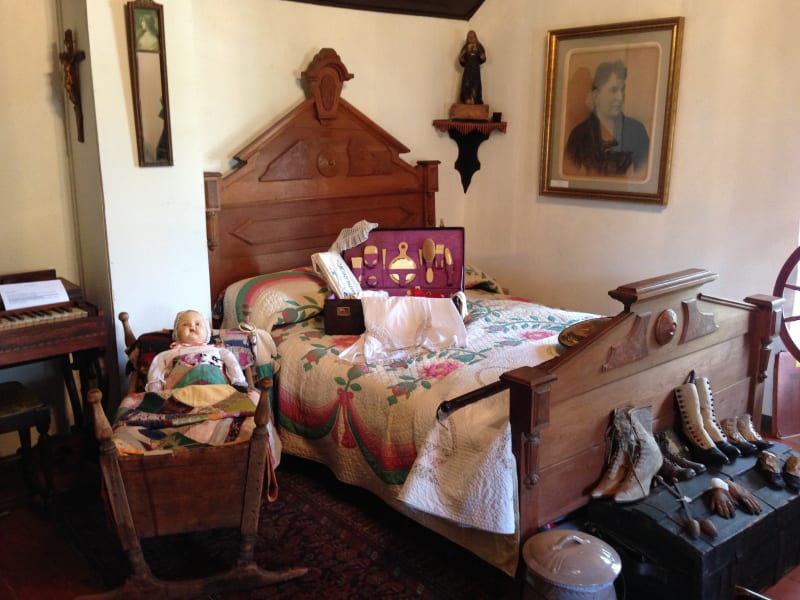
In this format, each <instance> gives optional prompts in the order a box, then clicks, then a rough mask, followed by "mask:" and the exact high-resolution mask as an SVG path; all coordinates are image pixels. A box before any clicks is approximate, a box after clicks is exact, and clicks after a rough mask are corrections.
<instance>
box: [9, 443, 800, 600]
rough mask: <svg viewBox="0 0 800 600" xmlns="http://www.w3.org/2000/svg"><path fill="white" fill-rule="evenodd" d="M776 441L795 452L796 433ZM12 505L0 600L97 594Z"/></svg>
mask: <svg viewBox="0 0 800 600" xmlns="http://www.w3.org/2000/svg"><path fill="white" fill-rule="evenodd" d="M781 442H782V443H784V444H787V445H789V446H791V447H793V448H794V449H795V450H798V451H800V436H797V437H794V438H788V439H783V440H781ZM6 462H8V461H6ZM62 462H63V461H62ZM67 462H70V461H67ZM71 462H72V464H68V465H67V467H66V469H64V468H63V467H64V465H63V464H61V465H60V466H61V467H62V469H61V472H60V473H59V472H58V470H57V472H56V475H57V478H56V488H57V489H63V488H64V487H65V486H69V485H71V483H72V482H73V479H72V476H71V475H70V473H69V471H70V469H71V468H74V467H75V464H74V463H75V461H71ZM57 466H58V465H57ZM13 467H14V468H13V469H9V467H8V466H7V465H4V464H2V463H1V462H0V503H2V501H3V500H4V499H5V500H7V501H8V500H9V499H10V497H11V496H14V495H15V494H17V495H18V494H19V493H20V490H21V489H22V487H21V484H17V485H16V486H15V484H14V482H13V476H9V473H12V474H13V473H15V472H17V471H18V469H16V467H18V465H16V464H14V465H13ZM65 471H66V472H65ZM11 500H13V498H11ZM17 504H18V505H17V506H16V507H14V508H7V509H1V508H0V600H39V599H41V600H67V599H70V600H71V599H72V598H75V596H79V595H82V594H96V593H100V592H103V591H104V587H103V580H102V578H101V577H100V575H99V574H98V573H96V572H95V571H94V570H93V569H92V568H91V566H90V565H89V564H88V563H87V562H86V561H85V560H84V558H83V557H82V556H80V554H78V553H77V552H76V550H75V548H74V547H73V546H72V545H71V544H70V543H69V541H68V540H67V539H66V538H64V537H63V535H62V534H61V533H60V532H59V531H58V529H57V528H56V527H55V526H54V525H53V524H52V523H51V522H50V521H49V520H48V519H47V517H46V516H45V515H44V514H43V513H42V512H41V510H36V509H35V508H30V507H27V506H25V505H24V504H23V505H19V503H17ZM759 593H760V594H761V595H762V597H766V598H768V599H769V600H798V599H800V566H798V567H796V568H795V569H794V570H793V571H791V572H790V573H788V574H787V575H786V576H785V577H784V578H783V579H781V580H780V581H779V582H778V583H777V584H775V585H774V586H772V587H770V588H769V589H766V590H760V591H759Z"/></svg>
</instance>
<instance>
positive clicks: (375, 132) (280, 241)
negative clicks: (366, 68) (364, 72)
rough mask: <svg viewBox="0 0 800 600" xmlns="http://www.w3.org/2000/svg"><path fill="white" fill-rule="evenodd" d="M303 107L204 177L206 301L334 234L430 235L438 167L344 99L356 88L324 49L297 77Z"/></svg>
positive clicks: (305, 258) (297, 260) (300, 261)
mask: <svg viewBox="0 0 800 600" xmlns="http://www.w3.org/2000/svg"><path fill="white" fill-rule="evenodd" d="M301 76H302V79H303V84H304V88H305V91H306V93H307V99H306V100H305V101H304V102H303V103H302V104H300V105H299V106H297V107H296V108H294V109H293V110H291V111H290V112H289V113H288V114H287V115H286V116H284V117H282V118H281V119H279V120H278V121H277V122H276V123H275V124H274V125H273V126H272V127H270V128H269V129H267V130H266V131H264V132H262V133H260V134H259V135H258V136H257V137H256V138H255V139H254V140H253V141H252V142H251V143H250V144H249V145H247V146H246V147H245V148H243V149H242V150H240V151H238V152H236V153H235V154H234V156H235V157H236V159H237V161H238V166H237V167H236V168H235V169H233V170H232V171H230V172H228V173H225V174H221V173H205V195H206V224H207V233H208V249H209V266H210V269H211V286H212V290H211V291H212V298H213V297H215V296H216V294H217V293H218V292H219V291H221V290H222V289H223V288H224V287H225V286H226V285H229V284H230V283H233V282H235V281H237V280H239V279H242V278H244V277H249V276H252V275H256V274H260V273H269V272H272V271H277V270H282V269H286V268H294V267H298V266H305V265H310V256H311V254H313V253H314V252H318V251H320V250H327V249H328V248H329V247H330V245H331V243H332V242H333V241H334V240H335V239H336V236H337V235H338V233H339V231H340V230H341V229H343V228H345V227H350V226H352V225H353V224H354V223H356V222H357V221H360V220H362V219H366V220H368V221H371V222H374V223H378V224H379V225H380V226H381V227H385V228H388V227H433V226H434V225H435V223H436V214H435V193H436V190H437V189H438V187H439V184H438V164H439V161H418V162H417V164H416V166H412V165H410V164H408V163H407V162H405V161H404V160H403V159H402V158H400V155H401V154H403V153H407V152H409V149H408V148H407V147H406V146H404V145H403V144H402V143H401V142H399V141H398V140H397V139H395V138H394V137H392V136H391V135H390V134H389V133H387V132H386V131H385V130H384V129H383V128H382V127H380V126H379V125H378V124H377V123H375V122H374V121H372V120H371V119H369V118H368V117H367V116H366V115H364V114H363V113H362V112H360V111H359V110H358V109H356V108H355V107H354V106H353V105H351V104H350V103H348V102H347V101H346V100H345V99H344V98H342V97H341V94H342V91H343V88H344V83H345V82H346V81H350V80H351V79H353V77H354V76H353V74H352V73H350V72H349V71H348V70H347V68H346V67H345V66H344V64H343V63H342V61H341V59H340V58H339V55H338V54H337V53H336V52H335V51H334V50H333V49H331V48H323V49H322V50H320V51H319V52H318V53H317V54H316V55H315V56H314V58H313V59H312V61H311V63H310V64H309V65H308V68H306V69H305V70H304V71H303V72H302V74H301Z"/></svg>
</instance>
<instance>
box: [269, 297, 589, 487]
mask: <svg viewBox="0 0 800 600" xmlns="http://www.w3.org/2000/svg"><path fill="white" fill-rule="evenodd" d="M467 297H468V308H469V315H468V317H467V319H466V323H467V346H466V347H464V348H448V349H446V350H443V351H440V352H430V353H427V354H423V355H419V356H415V357H413V358H408V359H405V360H397V361H394V362H391V363H388V364H381V365H376V364H369V363H368V364H353V363H350V362H346V361H344V360H341V359H339V358H338V356H339V354H340V352H342V351H343V350H344V349H345V348H347V347H349V346H350V345H352V344H353V343H354V342H355V341H356V340H357V336H327V335H325V334H324V332H323V322H322V319H321V318H316V319H309V320H307V321H303V322H300V323H295V324H292V325H288V326H285V327H281V328H276V329H275V330H273V332H272V335H273V339H274V340H275V342H276V344H277V347H278V361H279V362H280V365H281V367H280V373H279V387H278V390H279V394H278V400H277V411H276V418H277V420H278V424H279V429H280V431H281V438H282V441H283V444H284V451H286V452H289V453H290V454H296V455H299V456H304V457H307V458H313V459H316V460H321V461H322V462H325V463H326V464H329V465H330V464H331V462H333V464H337V465H339V467H340V469H341V470H344V471H346V470H347V469H350V468H352V470H353V471H354V472H356V473H358V474H357V475H356V474H355V473H354V474H352V476H348V475H342V473H338V474H339V476H340V478H342V479H345V480H347V479H349V478H357V477H363V476H366V477H374V478H376V479H377V481H379V482H382V483H383V484H389V485H401V484H403V482H404V481H405V480H406V477H407V476H408V474H409V471H410V470H411V468H412V465H413V464H414V462H415V461H416V460H417V455H418V451H419V450H420V449H421V448H419V446H421V444H420V440H421V439H424V437H425V432H424V431H418V430H417V429H419V428H420V424H419V419H418V418H415V414H417V413H418V412H419V409H420V407H422V406H425V410H426V411H428V412H430V411H431V410H432V409H431V407H433V411H435V407H436V406H438V405H439V403H441V402H442V401H444V400H447V399H450V398H453V397H455V396H457V395H459V394H462V393H465V392H467V391H469V390H470V389H474V388H475V387H478V386H479V385H481V383H476V381H478V382H480V381H481V378H482V377H489V378H490V379H491V380H496V373H497V360H496V357H497V356H498V354H502V355H503V356H504V357H513V358H504V360H505V361H506V362H504V363H503V366H502V370H507V369H511V368H515V367H517V366H522V365H526V364H527V365H530V364H535V363H537V362H540V361H541V356H542V352H543V347H544V351H545V353H548V352H549V356H555V354H556V352H557V349H558V343H557V336H558V333H559V332H561V331H562V330H563V329H564V328H566V327H568V326H570V325H572V324H574V323H576V322H578V321H581V320H583V319H586V318H589V317H592V316H594V315H589V314H586V313H577V312H569V311H564V310H559V309H553V308H549V307H545V306H542V305H539V304H534V303H531V302H528V301H525V300H523V299H521V298H514V297H510V296H505V295H501V294H495V293H490V292H487V291H485V290H467ZM490 364H491V365H492V367H493V369H492V372H491V375H482V371H485V370H487V369H488V365H490ZM502 370H501V371H500V372H502ZM486 372H487V373H488V371H486ZM490 382H491V381H483V384H485V383H490ZM422 427H425V425H422ZM427 427H433V422H431V423H430V424H429V425H427ZM333 455H336V456H335V458H332V456H333ZM350 463H352V464H350ZM351 483H357V482H351Z"/></svg>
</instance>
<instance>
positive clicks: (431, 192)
mask: <svg viewBox="0 0 800 600" xmlns="http://www.w3.org/2000/svg"><path fill="white" fill-rule="evenodd" d="M439 162H440V161H438V160H420V161H417V169H418V170H420V171H421V173H422V186H423V195H424V198H423V202H424V206H423V216H424V218H425V227H436V192H437V191H438V190H439Z"/></svg>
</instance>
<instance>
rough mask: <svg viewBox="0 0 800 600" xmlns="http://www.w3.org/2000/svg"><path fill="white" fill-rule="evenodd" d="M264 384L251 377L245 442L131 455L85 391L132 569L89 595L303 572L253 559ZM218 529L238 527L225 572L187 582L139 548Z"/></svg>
mask: <svg viewBox="0 0 800 600" xmlns="http://www.w3.org/2000/svg"><path fill="white" fill-rule="evenodd" d="M120 320H121V321H122V324H123V328H124V331H125V344H126V347H127V348H128V349H129V350H130V349H132V348H133V346H134V342H135V341H136V337H135V336H134V334H133V332H132V330H131V329H130V326H129V324H128V315H127V313H121V314H120ZM167 339H169V338H167ZM252 371H253V369H251V373H248V380H249V381H252V379H253V374H252ZM139 378H140V374H139V369H138V367H137V368H135V369H134V371H133V372H132V374H131V380H130V385H129V388H128V392H129V393H135V392H137V391H141V389H142V388H143V385H141V384H143V382H142V381H140V380H139ZM271 387H272V379H271V378H269V377H263V378H261V380H260V381H259V382H258V388H259V390H260V400H259V404H258V407H257V408H256V414H255V416H254V421H255V429H254V430H253V434H252V436H251V438H250V440H249V441H245V442H240V443H234V444H228V445H222V446H209V447H200V448H192V449H183V448H179V449H175V450H171V451H163V452H155V453H153V454H135V455H134V454H121V453H120V452H119V450H118V449H117V446H116V444H115V443H114V442H113V440H112V434H113V431H112V427H111V425H110V423H109V421H108V418H107V417H106V414H105V411H104V410H103V407H102V404H101V392H100V391H99V390H97V389H94V390H91V391H90V392H89V394H88V400H89V402H90V404H91V406H92V410H93V415H94V423H95V433H96V437H97V440H98V442H99V445H100V469H101V473H102V477H103V485H104V489H105V493H106V500H107V510H108V511H109V513H110V515H109V516H110V517H111V519H112V520H113V524H114V526H115V528H116V532H117V535H118V537H119V540H120V544H121V546H122V549H123V550H124V552H125V553H126V555H127V557H128V561H129V563H130V567H131V573H130V575H129V576H128V578H127V580H126V581H125V583H124V585H123V586H122V587H121V588H119V589H116V590H112V591H110V592H107V593H103V594H97V595H93V596H91V597H92V598H143V597H148V598H194V597H199V596H207V595H208V594H213V593H217V592H234V591H242V590H250V589H256V588H261V587H264V586H266V585H269V584H272V583H276V582H279V581H285V580H287V579H293V578H295V577H299V576H301V575H304V574H305V573H306V572H307V569H305V568H290V569H284V570H280V571H270V570H266V569H263V568H261V567H259V566H258V564H256V562H255V554H254V551H255V543H256V540H257V538H258V524H259V516H260V511H261V504H262V499H263V496H264V490H266V489H267V488H268V487H270V486H274V485H275V481H274V479H271V478H272V477H273V476H274V473H272V469H271V468H269V465H268V462H267V461H269V460H270V458H269V439H268V435H269V434H268V432H267V423H268V422H269V419H270V410H271V408H270V397H269V396H270V388H271ZM218 528H238V529H239V530H240V534H241V542H240V547H239V556H238V559H237V561H236V564H235V565H233V566H232V567H231V568H230V569H228V570H226V571H224V572H221V573H218V574H215V575H210V576H208V577H203V578H199V579H191V580H178V581H174V580H169V581H166V580H163V579H159V578H157V577H155V576H154V575H153V573H152V571H151V570H150V567H149V565H148V564H147V562H146V561H145V557H144V554H143V552H142V546H141V542H140V540H141V538H148V537H154V536H163V535H172V534H178V533H188V532H195V531H203V530H210V529H218Z"/></svg>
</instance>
